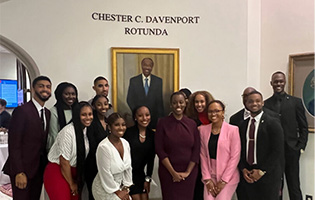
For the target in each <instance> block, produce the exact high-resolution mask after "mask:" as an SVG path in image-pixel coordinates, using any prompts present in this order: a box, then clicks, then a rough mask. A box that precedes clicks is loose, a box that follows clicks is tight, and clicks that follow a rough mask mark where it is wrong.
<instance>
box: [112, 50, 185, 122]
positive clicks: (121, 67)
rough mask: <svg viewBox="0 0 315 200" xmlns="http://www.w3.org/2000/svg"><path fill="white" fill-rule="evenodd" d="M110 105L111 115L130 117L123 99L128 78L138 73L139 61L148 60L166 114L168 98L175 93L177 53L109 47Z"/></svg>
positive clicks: (174, 51) (177, 73) (168, 106)
mask: <svg viewBox="0 0 315 200" xmlns="http://www.w3.org/2000/svg"><path fill="white" fill-rule="evenodd" d="M111 54H112V55H111V56H112V104H113V108H114V110H115V112H118V113H120V114H122V115H123V116H124V117H125V118H129V117H131V110H130V108H129V106H128V104H127V101H126V98H127V93H128V87H129V80H130V78H132V77H134V76H136V75H139V74H141V73H142V69H141V61H142V59H143V58H147V57H149V58H151V59H152V60H153V62H154V67H153V70H152V74H154V75H156V76H158V77H160V78H161V79H162V80H163V90H162V91H163V92H162V94H163V102H164V113H165V115H167V114H168V113H169V111H170V104H169V97H170V95H171V94H172V93H173V92H174V91H178V89H179V49H175V48H174V49H173V48H166V49H163V48H125V47H112V48H111Z"/></svg>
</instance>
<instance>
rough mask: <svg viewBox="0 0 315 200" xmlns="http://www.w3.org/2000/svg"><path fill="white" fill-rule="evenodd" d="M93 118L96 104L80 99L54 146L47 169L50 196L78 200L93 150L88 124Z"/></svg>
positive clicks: (60, 199)
mask: <svg viewBox="0 0 315 200" xmlns="http://www.w3.org/2000/svg"><path fill="white" fill-rule="evenodd" d="M92 120H93V112H92V107H91V106H90V105H89V104H88V103H87V102H80V103H79V107H78V108H77V109H75V110H74V113H73V120H72V123H70V124H68V125H67V126H65V127H64V128H63V129H62V130H61V131H60V132H59V134H58V136H57V138H56V141H55V143H54V145H53V146H52V147H51V149H50V151H49V154H48V160H49V164H48V165H47V167H46V169H45V173H44V185H45V189H46V191H47V194H48V196H49V199H50V200H78V199H80V193H81V191H82V188H83V184H84V180H83V170H84V162H85V158H86V155H87V154H88V152H89V142H88V139H87V127H88V126H90V125H91V123H92Z"/></svg>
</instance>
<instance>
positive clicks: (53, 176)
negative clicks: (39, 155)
mask: <svg viewBox="0 0 315 200" xmlns="http://www.w3.org/2000/svg"><path fill="white" fill-rule="evenodd" d="M71 175H72V178H73V179H76V176H77V169H76V168H75V167H71ZM44 186H45V189H46V192H47V194H48V196H49V199H50V200H78V199H79V195H75V196H73V195H72V194H71V190H70V186H69V184H68V182H67V181H66V179H65V178H64V177H63V175H62V173H61V168H60V165H58V164H56V163H48V165H47V166H46V169H45V172H44Z"/></svg>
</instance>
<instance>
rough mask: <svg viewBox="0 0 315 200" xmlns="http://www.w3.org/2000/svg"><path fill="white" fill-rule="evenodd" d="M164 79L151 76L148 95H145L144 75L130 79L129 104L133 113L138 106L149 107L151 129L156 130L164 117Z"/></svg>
mask: <svg viewBox="0 0 315 200" xmlns="http://www.w3.org/2000/svg"><path fill="white" fill-rule="evenodd" d="M162 88H163V84H162V79H161V78H159V77H157V76H154V75H152V74H151V83H150V87H149V92H148V95H147V96H146V95H145V91H144V86H143V81H142V74H140V75H138V76H135V77H132V78H131V79H130V83H129V88H128V95H127V103H128V105H129V107H130V109H131V111H133V110H134V109H135V108H136V107H138V106H143V105H144V106H147V107H148V108H149V109H150V112H151V123H150V125H151V128H154V129H155V128H156V124H157V120H158V118H160V117H163V116H164V104H163V93H162Z"/></svg>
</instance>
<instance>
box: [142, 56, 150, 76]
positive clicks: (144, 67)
mask: <svg viewBox="0 0 315 200" xmlns="http://www.w3.org/2000/svg"><path fill="white" fill-rule="evenodd" d="M141 67H142V73H143V74H144V76H145V77H148V76H150V74H151V72H152V69H153V63H152V61H151V60H149V59H144V60H143V61H142V62H141Z"/></svg>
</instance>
